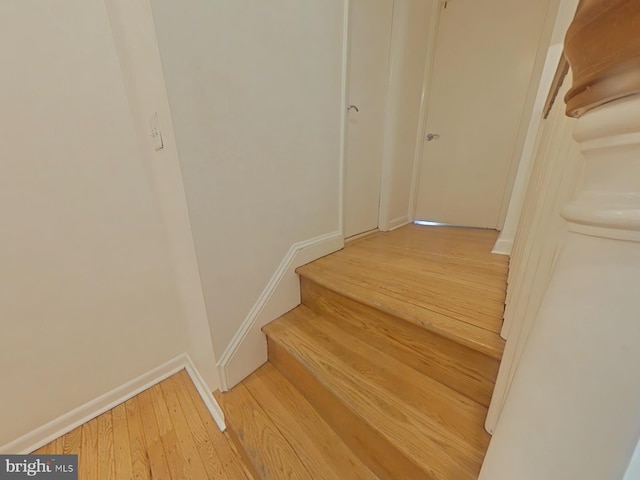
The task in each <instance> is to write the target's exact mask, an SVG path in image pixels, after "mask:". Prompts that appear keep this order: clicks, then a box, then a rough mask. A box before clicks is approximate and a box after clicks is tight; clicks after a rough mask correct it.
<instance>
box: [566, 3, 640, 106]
mask: <svg viewBox="0 0 640 480" xmlns="http://www.w3.org/2000/svg"><path fill="white" fill-rule="evenodd" d="M639 24H640V3H639V2H638V1H637V0H607V1H606V2H603V1H602V0H582V2H581V4H580V6H579V7H578V11H577V12H576V16H575V18H574V20H573V22H572V23H571V25H570V26H569V29H568V30H567V34H566V40H565V54H566V56H567V59H568V60H569V63H570V64H571V70H572V72H573V85H572V87H571V90H569V92H567V95H566V96H565V101H566V103H567V115H569V116H572V117H579V116H581V115H583V114H584V113H586V112H588V111H590V110H592V109H594V108H596V107H598V106H600V105H603V104H605V103H607V102H611V101H613V100H616V99H619V98H623V97H626V96H629V95H634V94H638V93H640V35H638V25H639Z"/></svg>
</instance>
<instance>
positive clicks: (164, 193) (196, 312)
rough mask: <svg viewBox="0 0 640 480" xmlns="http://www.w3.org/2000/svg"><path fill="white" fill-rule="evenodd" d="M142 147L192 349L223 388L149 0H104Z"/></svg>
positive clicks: (207, 375) (211, 381) (210, 380)
mask: <svg viewBox="0 0 640 480" xmlns="http://www.w3.org/2000/svg"><path fill="white" fill-rule="evenodd" d="M105 5H106V7H107V12H108V14H109V22H110V25H111V31H112V34H113V39H114V43H115V47H116V52H117V55H118V60H119V62H120V67H121V71H122V78H123V82H124V86H125V92H126V94H127V100H128V102H129V108H130V112H131V118H132V120H133V125H134V127H135V129H136V133H137V134H138V141H139V142H138V143H139V146H140V152H141V153H142V155H144V160H145V162H146V164H147V166H148V172H149V174H150V177H151V179H152V184H153V187H154V191H155V197H156V199H157V201H158V204H159V206H160V209H161V212H162V218H163V220H164V222H163V223H164V227H165V231H166V233H167V236H168V240H169V249H170V253H171V260H172V267H173V272H174V274H175V276H176V279H177V286H178V288H179V291H180V297H181V300H182V307H183V311H184V316H185V329H186V333H187V338H188V345H187V353H189V355H190V356H191V359H192V360H193V362H194V364H195V366H196V368H197V369H198V371H199V373H200V374H201V375H202V377H203V379H204V380H205V382H206V383H207V385H208V387H209V390H210V391H213V390H216V389H217V388H218V387H219V383H220V382H219V379H218V370H217V369H216V367H215V363H216V358H215V354H214V351H213V344H212V340H211V332H210V330H209V322H208V320H207V311H206V308H205V304H204V298H203V295H202V286H201V284H200V273H199V271H198V263H197V259H196V253H195V247H194V244H193V236H192V232H191V224H190V222H189V212H188V210H187V203H186V198H185V194H184V186H183V183H182V175H181V172H180V162H179V160H178V151H177V147H176V141H175V135H174V132H173V123H172V121H171V113H170V111H169V100H168V98H167V91H166V87H165V83H164V76H163V74H162V64H161V62H160V52H159V51H158V43H157V39H156V33H155V27H154V24H153V14H152V12H151V3H150V1H149V0H138V1H135V2H131V1H129V0H105ZM154 113H157V114H158V118H159V121H160V128H161V132H162V139H163V144H164V148H162V149H161V150H158V151H155V149H154V148H153V145H152V143H151V136H150V135H149V132H150V130H149V119H150V117H151V116H152V115H153V114H154Z"/></svg>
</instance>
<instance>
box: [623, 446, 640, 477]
mask: <svg viewBox="0 0 640 480" xmlns="http://www.w3.org/2000/svg"><path fill="white" fill-rule="evenodd" d="M638 478H640V440H639V441H638V443H637V445H636V449H635V451H634V452H633V455H632V456H631V460H630V461H629V466H628V467H627V472H626V473H625V474H624V479H623V480H638Z"/></svg>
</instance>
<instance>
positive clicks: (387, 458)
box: [268, 338, 438, 480]
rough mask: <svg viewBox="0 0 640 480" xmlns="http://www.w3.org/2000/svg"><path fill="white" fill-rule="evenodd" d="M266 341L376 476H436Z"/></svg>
mask: <svg viewBox="0 0 640 480" xmlns="http://www.w3.org/2000/svg"><path fill="white" fill-rule="evenodd" d="M268 344H269V360H270V362H271V363H273V364H274V365H275V366H276V367H277V368H278V370H279V371H280V372H281V373H282V374H283V375H284V376H285V377H286V378H287V379H288V380H289V381H290V382H291V383H292V384H294V385H295V386H296V387H297V388H298V390H300V391H301V392H302V393H303V394H304V396H305V397H306V398H307V400H308V401H309V403H311V404H312V405H313V407H314V408H315V409H316V410H317V411H318V412H319V413H320V414H321V415H322V418H323V419H324V420H325V421H326V422H327V423H328V424H329V425H331V426H332V428H333V429H334V430H335V432H336V433H337V434H338V435H339V436H340V438H341V439H342V441H343V442H345V443H346V444H347V445H348V446H349V448H351V450H353V452H354V453H355V454H356V455H358V457H359V458H360V459H362V461H363V462H364V463H365V464H366V465H367V466H368V467H369V468H370V469H371V470H372V471H373V473H374V474H376V475H377V476H378V478H380V479H382V480H396V479H399V478H411V479H414V478H415V479H422V478H427V479H431V478H438V477H431V476H427V475H425V472H423V471H422V470H421V469H420V468H419V467H418V466H417V465H415V464H414V463H412V462H411V461H409V460H408V459H407V458H406V457H405V456H403V455H402V454H401V453H400V452H399V451H398V450H397V449H396V448H395V447H394V445H393V444H392V443H391V442H390V441H389V440H388V439H387V438H385V437H384V436H382V435H378V434H377V433H376V431H375V430H371V428H370V426H369V425H368V424H367V423H366V422H365V421H364V420H363V419H362V418H360V417H358V416H357V415H354V414H353V412H352V411H351V410H349V408H348V407H347V405H346V404H344V403H343V402H342V401H341V399H340V398H339V397H337V396H335V395H334V394H333V393H332V392H331V391H330V390H328V389H326V388H325V387H324V385H323V384H322V383H321V382H320V380H319V379H318V378H317V377H315V376H314V375H313V374H311V373H310V371H309V370H307V369H306V368H305V367H304V366H303V365H302V364H301V363H300V362H299V361H298V359H297V358H295V357H293V356H292V355H291V354H290V353H289V352H288V351H287V350H286V349H285V348H283V347H282V346H281V345H280V344H278V343H276V342H275V341H273V340H272V339H271V338H268Z"/></svg>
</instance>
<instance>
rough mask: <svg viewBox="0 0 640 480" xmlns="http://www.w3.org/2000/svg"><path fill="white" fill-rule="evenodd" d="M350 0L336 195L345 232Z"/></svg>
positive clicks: (344, 37)
mask: <svg viewBox="0 0 640 480" xmlns="http://www.w3.org/2000/svg"><path fill="white" fill-rule="evenodd" d="M349 1H350V0H345V2H344V12H343V15H344V16H343V19H342V85H341V88H342V92H341V94H342V97H341V105H340V112H341V114H340V158H339V160H338V162H339V165H338V172H339V173H338V179H339V180H338V181H339V182H340V185H339V186H340V189H339V192H340V193H339V195H338V197H339V198H338V225H340V231H341V232H345V231H346V230H345V228H346V226H345V222H346V217H347V215H346V212H345V208H346V204H345V200H344V199H345V196H346V194H347V192H346V189H347V185H346V181H345V179H346V176H347V172H346V169H347V129H348V128H349V123H348V121H347V103H348V101H349V100H348V97H349V39H350V34H349V8H350V3H349Z"/></svg>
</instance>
